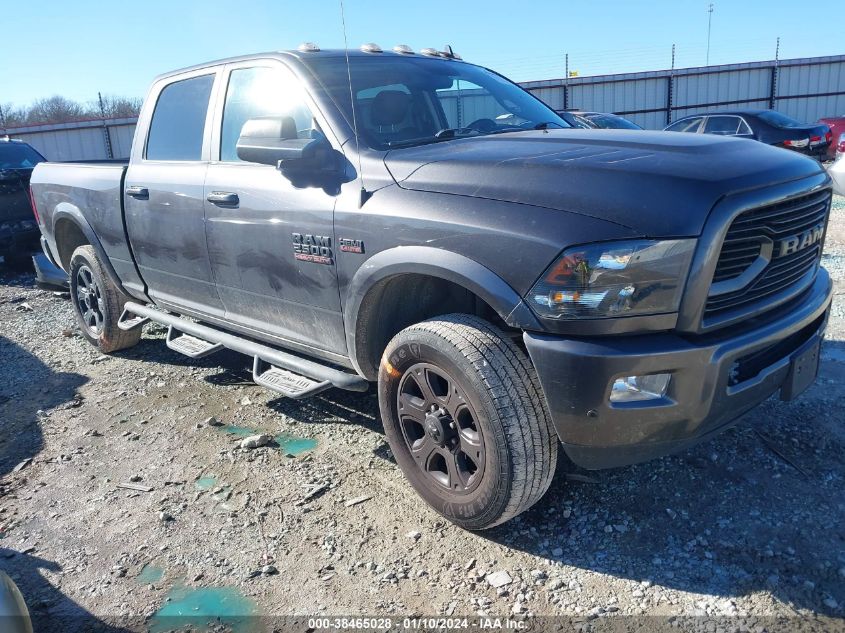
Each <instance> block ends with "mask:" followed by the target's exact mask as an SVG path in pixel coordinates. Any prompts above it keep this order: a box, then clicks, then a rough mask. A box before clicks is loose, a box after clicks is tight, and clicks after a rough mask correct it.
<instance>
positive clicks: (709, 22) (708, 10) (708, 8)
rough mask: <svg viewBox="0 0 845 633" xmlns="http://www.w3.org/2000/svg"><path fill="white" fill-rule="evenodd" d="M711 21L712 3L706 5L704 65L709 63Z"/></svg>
mask: <svg viewBox="0 0 845 633" xmlns="http://www.w3.org/2000/svg"><path fill="white" fill-rule="evenodd" d="M712 23H713V3H712V2H711V3H710V5H709V6H708V7H707V62H706V64H705V66H709V65H710V26H711V24H712Z"/></svg>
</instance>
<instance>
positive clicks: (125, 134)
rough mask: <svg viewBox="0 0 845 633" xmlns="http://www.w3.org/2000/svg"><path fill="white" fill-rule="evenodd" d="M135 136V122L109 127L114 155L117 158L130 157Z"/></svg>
mask: <svg viewBox="0 0 845 633" xmlns="http://www.w3.org/2000/svg"><path fill="white" fill-rule="evenodd" d="M134 136H135V124H134V123H133V124H131V125H115V126H111V127H109V138H110V139H111V147H112V155H113V156H114V157H115V158H129V154H130V153H131V151H132V138H133V137H134Z"/></svg>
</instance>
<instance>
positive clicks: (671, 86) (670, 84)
mask: <svg viewBox="0 0 845 633" xmlns="http://www.w3.org/2000/svg"><path fill="white" fill-rule="evenodd" d="M674 98H675V45H674V44H672V69H671V70H670V71H669V79H668V81H667V82H666V125H669V124H670V123H671V122H672V105H673V102H674Z"/></svg>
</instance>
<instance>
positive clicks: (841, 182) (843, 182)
mask: <svg viewBox="0 0 845 633" xmlns="http://www.w3.org/2000/svg"><path fill="white" fill-rule="evenodd" d="M827 173H828V174H829V175H830V177H831V179H832V180H833V192H834V193H838V194H839V195H840V196H845V154H840V155H839V158H837V159H836V162H835V163H833V165H831V166H830V168H829V169H828V170H827Z"/></svg>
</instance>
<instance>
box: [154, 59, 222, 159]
mask: <svg viewBox="0 0 845 633" xmlns="http://www.w3.org/2000/svg"><path fill="white" fill-rule="evenodd" d="M213 85H214V75H202V76H200V77H193V78H191V79H183V80H181V81H176V82H174V83H172V84H170V85H168V86H165V88H164V90H162V91H161V94H160V95H159V96H158V101H157V102H156V108H155V111H154V112H153V120H152V123H150V134H149V137H148V138H147V155H146V158H147V160H200V159H201V158H202V139H203V134H204V132H205V116H206V113H207V112H208V99H209V97H210V96H211V88H212V86H213Z"/></svg>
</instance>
